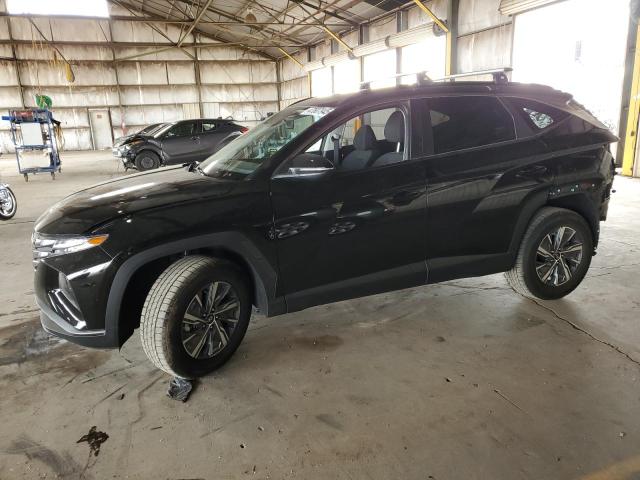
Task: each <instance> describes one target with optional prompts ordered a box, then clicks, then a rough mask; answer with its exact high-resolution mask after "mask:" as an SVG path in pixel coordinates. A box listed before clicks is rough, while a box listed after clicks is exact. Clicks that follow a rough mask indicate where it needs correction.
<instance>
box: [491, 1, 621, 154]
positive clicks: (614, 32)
mask: <svg viewBox="0 0 640 480" xmlns="http://www.w3.org/2000/svg"><path fill="white" fill-rule="evenodd" d="M503 3H505V1H503ZM529 3H531V2H529ZM603 18H606V25H603ZM567 19H571V21H567ZM628 20H629V5H628V1H626V0H611V1H609V2H606V5H605V4H603V3H602V2H601V1H597V0H567V1H564V2H560V3H554V4H553V5H549V6H546V7H543V8H539V9H536V10H531V11H528V12H525V13H522V14H519V15H517V16H516V17H515V30H514V38H513V80H514V81H518V82H525V83H541V84H544V85H549V86H551V87H554V88H556V89H558V90H563V91H565V92H568V93H571V94H572V95H573V96H574V97H575V99H576V100H577V101H578V102H580V103H582V104H583V105H585V106H586V107H587V108H588V109H589V110H590V111H591V112H592V113H593V114H594V115H595V116H596V117H598V119H600V120H601V121H602V122H603V123H605V124H606V125H607V126H608V127H609V128H610V129H611V131H612V132H613V133H614V134H616V135H617V134H618V124H619V121H620V99H621V95H622V84H623V77H624V61H625V46H626V41H627V29H628ZM613 151H614V152H615V146H614V148H613Z"/></svg>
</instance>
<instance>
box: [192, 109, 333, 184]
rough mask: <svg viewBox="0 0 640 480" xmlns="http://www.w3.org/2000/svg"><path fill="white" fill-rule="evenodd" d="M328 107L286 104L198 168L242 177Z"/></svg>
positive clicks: (327, 111) (253, 169)
mask: <svg viewBox="0 0 640 480" xmlns="http://www.w3.org/2000/svg"><path fill="white" fill-rule="evenodd" d="M331 111H333V107H297V108H296V107H290V108H287V109H286V110H283V111H282V112H280V113H278V114H276V115H273V116H272V117H269V118H268V119H267V120H265V121H264V122H262V123H260V124H258V125H257V126H256V127H255V128H253V129H252V130H250V131H249V133H246V134H244V135H242V136H240V137H238V139H236V140H234V141H233V142H231V143H229V144H228V145H227V146H226V147H224V148H222V149H220V150H219V151H218V152H216V153H214V154H213V155H211V156H210V157H209V158H208V159H206V160H205V161H204V162H203V163H202V164H201V165H200V168H201V169H202V171H203V172H204V173H205V174H206V175H209V176H212V177H217V178H232V179H242V178H244V177H246V176H247V175H249V174H251V173H253V172H254V171H255V170H256V169H257V168H258V167H259V166H260V165H262V164H263V163H264V162H265V161H266V160H268V159H270V158H271V157H272V156H273V155H274V154H275V153H277V152H279V151H280V150H281V149H282V148H283V147H284V146H286V145H288V144H289V143H291V142H292V141H293V140H295V139H296V138H297V137H298V136H299V135H300V134H301V133H302V132H304V131H305V130H306V129H308V128H309V127H310V126H311V125H313V124H314V123H316V122H317V121H318V120H320V119H321V118H322V117H324V116H325V115H327V114H328V113H329V112H331Z"/></svg>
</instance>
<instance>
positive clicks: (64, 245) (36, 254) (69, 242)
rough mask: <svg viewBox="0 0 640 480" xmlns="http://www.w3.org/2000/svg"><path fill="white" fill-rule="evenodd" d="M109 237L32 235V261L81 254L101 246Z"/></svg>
mask: <svg viewBox="0 0 640 480" xmlns="http://www.w3.org/2000/svg"><path fill="white" fill-rule="evenodd" d="M107 238H109V235H106V234H104V235H90V236H81V235H41V234H39V233H34V234H33V237H32V243H33V261H34V263H37V262H38V261H39V260H41V259H43V258H46V257H54V256H57V255H66V254H67V253H75V252H81V251H82V250H87V249H89V248H93V247H97V246H98V245H102V244H103V243H104V242H105V241H106V240H107Z"/></svg>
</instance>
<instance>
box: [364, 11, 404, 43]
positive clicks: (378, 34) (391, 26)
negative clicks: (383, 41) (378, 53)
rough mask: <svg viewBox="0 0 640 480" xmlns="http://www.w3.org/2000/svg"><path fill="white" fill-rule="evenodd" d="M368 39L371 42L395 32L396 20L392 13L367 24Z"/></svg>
mask: <svg viewBox="0 0 640 480" xmlns="http://www.w3.org/2000/svg"><path fill="white" fill-rule="evenodd" d="M368 28H369V41H370V42H373V41H375V40H378V39H380V38H384V37H386V36H388V35H391V34H393V33H396V31H397V28H398V26H397V21H396V17H395V16H394V15H391V16H390V17H387V18H381V19H380V20H377V21H375V22H372V23H370V24H369V27H368Z"/></svg>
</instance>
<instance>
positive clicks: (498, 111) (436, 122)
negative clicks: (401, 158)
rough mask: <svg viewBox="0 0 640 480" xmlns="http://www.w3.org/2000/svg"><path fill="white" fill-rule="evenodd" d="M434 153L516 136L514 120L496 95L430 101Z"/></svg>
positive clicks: (486, 143)
mask: <svg viewBox="0 0 640 480" xmlns="http://www.w3.org/2000/svg"><path fill="white" fill-rule="evenodd" d="M428 102H429V107H430V109H431V111H430V116H431V125H432V128H433V148H434V153H444V152H451V151H454V150H462V149H464V148H473V147H480V146H482V145H489V144H492V143H497V142H504V141H506V140H512V139H514V138H515V131H514V126H513V119H512V118H511V115H510V114H509V112H507V111H506V110H505V108H504V107H503V106H502V104H501V103H500V101H499V100H498V99H496V98H493V97H456V98H453V97H446V98H445V97H442V98H430V99H429V100H428Z"/></svg>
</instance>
